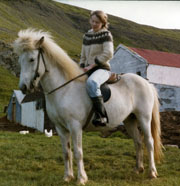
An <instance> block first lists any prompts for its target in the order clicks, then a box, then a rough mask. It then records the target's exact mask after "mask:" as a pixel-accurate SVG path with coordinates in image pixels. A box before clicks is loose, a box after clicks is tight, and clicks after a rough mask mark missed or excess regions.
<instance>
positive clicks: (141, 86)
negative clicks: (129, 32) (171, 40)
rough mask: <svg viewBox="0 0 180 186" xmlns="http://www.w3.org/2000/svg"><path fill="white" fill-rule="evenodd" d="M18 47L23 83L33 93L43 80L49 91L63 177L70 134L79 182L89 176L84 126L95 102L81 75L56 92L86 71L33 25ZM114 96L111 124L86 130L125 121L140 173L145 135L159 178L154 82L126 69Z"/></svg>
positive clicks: (68, 170) (69, 170) (68, 173)
mask: <svg viewBox="0 0 180 186" xmlns="http://www.w3.org/2000/svg"><path fill="white" fill-rule="evenodd" d="M13 47H14V51H15V52H16V53H17V54H18V55H19V63H20V66H21V73H20V83H19V88H20V89H21V90H22V91H23V92H25V93H28V92H33V91H35V90H36V88H37V87H38V84H39V83H40V84H41V86H42V88H43V91H44V93H45V99H46V109H47V113H48V116H49V118H50V120H51V121H52V122H53V123H54V124H55V127H56V130H57V133H58V135H59V136H60V139H61V143H62V149H63V155H64V156H63V157H64V163H65V172H64V180H65V181H67V182H69V181H70V180H71V179H72V178H73V177H74V175H73V166H72V151H71V137H72V142H73V145H74V155H75V158H76V160H77V166H78V182H79V183H81V184H85V183H86V182H87V180H88V178H87V175H86V172H85V169H84V163H83V150H82V131H83V130H82V128H83V126H84V125H85V123H86V120H87V117H88V115H89V112H90V110H91V108H92V103H91V101H90V99H89V97H88V95H87V93H86V88H85V79H83V78H79V79H76V80H75V81H72V82H71V83H69V84H67V85H66V86H64V87H62V88H61V89H58V90H56V91H54V92H53V93H51V94H48V92H50V91H52V90H54V89H55V88H57V87H58V86H59V85H61V84H64V83H65V82H67V81H68V80H70V79H72V78H74V77H76V76H78V75H79V74H81V73H82V70H81V69H80V68H79V66H78V65H77V64H76V63H75V62H74V61H72V60H71V59H70V57H69V56H68V55H67V54H66V53H65V52H64V51H63V50H62V49H61V48H60V47H59V46H58V45H57V44H56V43H55V42H54V41H53V40H52V38H51V36H50V34H49V33H47V32H43V31H35V30H33V29H27V30H22V31H20V32H19V33H18V38H17V39H16V40H15V42H14V44H13ZM110 89H111V91H112V94H111V98H110V100H109V101H108V102H106V103H105V108H106V111H107V114H108V117H109V123H108V125H107V127H94V126H93V125H92V124H91V123H89V125H88V127H87V130H103V131H106V130H109V129H112V128H115V127H117V126H118V125H119V124H120V123H121V122H124V124H125V127H126V129H127V131H128V133H129V134H130V135H131V137H132V138H133V140H134V144H135V149H136V167H135V171H136V172H137V173H139V172H142V171H143V170H144V167H143V150H142V143H143V142H142V137H141V134H140V132H139V130H138V127H140V129H141V131H142V132H143V134H144V138H145V142H146V146H147V150H148V156H149V172H150V177H151V178H156V177H157V170H156V166H155V159H157V160H160V158H161V157H162V155H163V153H162V143H161V138H160V134H161V129H160V119H159V102H158V97H157V92H156V90H155V88H154V87H153V85H151V84H150V83H148V81H146V80H145V79H143V78H141V77H139V76H137V75H135V74H130V73H128V74H124V75H122V77H121V79H120V81H118V82H117V83H116V84H111V85H110Z"/></svg>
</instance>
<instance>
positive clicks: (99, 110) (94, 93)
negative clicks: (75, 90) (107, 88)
mask: <svg viewBox="0 0 180 186" xmlns="http://www.w3.org/2000/svg"><path fill="white" fill-rule="evenodd" d="M109 77H110V71H108V70H104V69H99V70H96V71H95V72H94V73H93V74H91V76H90V77H89V78H88V80H87V84H86V85H87V86H86V88H87V92H88V95H89V96H90V98H91V100H92V102H93V107H94V110H95V118H94V119H93V124H95V125H100V126H105V124H106V123H107V114H106V110H105V108H104V102H103V98H102V94H101V90H100V86H101V85H102V84H103V83H104V82H106V81H107V80H108V79H109Z"/></svg>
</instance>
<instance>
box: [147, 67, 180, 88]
mask: <svg viewBox="0 0 180 186" xmlns="http://www.w3.org/2000/svg"><path fill="white" fill-rule="evenodd" d="M147 78H148V79H149V81H150V82H152V83H156V84H164V85H170V86H179V87H180V68H175V67H167V66H159V65H151V64H150V65H149V66H148V68H147Z"/></svg>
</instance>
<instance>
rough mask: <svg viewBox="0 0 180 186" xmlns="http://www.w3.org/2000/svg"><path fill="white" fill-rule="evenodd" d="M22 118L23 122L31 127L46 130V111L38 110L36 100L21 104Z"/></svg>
mask: <svg viewBox="0 0 180 186" xmlns="http://www.w3.org/2000/svg"><path fill="white" fill-rule="evenodd" d="M21 108H22V115H21V116H22V118H21V124H22V125H24V126H28V127H31V128H35V129H37V130H39V131H41V132H43V131H44V111H43V109H39V110H36V102H27V103H23V104H22V105H21Z"/></svg>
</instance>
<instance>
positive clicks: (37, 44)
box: [36, 36, 44, 48]
mask: <svg viewBox="0 0 180 186" xmlns="http://www.w3.org/2000/svg"><path fill="white" fill-rule="evenodd" d="M43 42H44V36H42V37H41V39H40V40H39V41H38V42H37V43H36V48H41V46H42V44H43Z"/></svg>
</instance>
